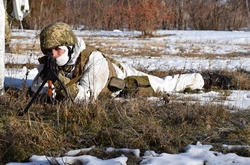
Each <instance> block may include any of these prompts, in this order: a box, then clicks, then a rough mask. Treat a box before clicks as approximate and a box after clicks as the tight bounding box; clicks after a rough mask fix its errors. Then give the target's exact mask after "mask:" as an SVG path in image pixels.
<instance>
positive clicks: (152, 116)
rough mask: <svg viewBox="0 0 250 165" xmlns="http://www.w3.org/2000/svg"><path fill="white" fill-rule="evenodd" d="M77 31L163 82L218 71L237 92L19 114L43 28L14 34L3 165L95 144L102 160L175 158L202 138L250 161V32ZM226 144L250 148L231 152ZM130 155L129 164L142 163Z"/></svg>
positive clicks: (39, 106)
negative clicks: (146, 34)
mask: <svg viewBox="0 0 250 165" xmlns="http://www.w3.org/2000/svg"><path fill="white" fill-rule="evenodd" d="M75 33H76V35H77V36H79V37H83V38H84V40H85V42H86V44H88V45H92V46H95V47H96V48H99V49H100V50H101V51H102V52H104V53H105V54H106V55H108V56H111V57H113V58H115V59H117V60H118V61H120V62H127V63H128V64H130V65H132V66H134V67H135V68H137V69H138V70H142V71H144V72H147V73H150V74H153V75H156V76H159V77H163V76H166V75H173V74H177V73H187V72H207V71H209V72H216V73H220V74H223V75H227V76H229V77H231V78H232V81H233V83H234V85H235V87H234V89H230V90H222V89H220V88H217V87H212V88H211V89H209V90H204V91H202V92H201V91H183V92H181V93H173V94H169V95H165V94H164V95H163V94H160V93H159V94H157V95H156V96H154V97H150V98H145V97H141V96H136V97H129V98H126V99H124V98H115V99H114V98H112V97H107V96H106V97H101V98H100V99H99V100H98V101H97V102H96V103H94V104H86V103H82V104H72V103H70V102H68V101H65V102H60V103H56V104H53V105H52V104H48V103H47V102H44V101H43V100H36V101H35V102H34V103H33V105H32V106H31V108H30V109H29V113H28V114H26V115H24V116H18V111H19V110H20V109H24V108H25V107H26V106H27V104H28V103H29V101H30V99H31V97H30V96H29V92H28V87H29V84H30V82H31V81H32V78H33V77H34V75H35V74H33V73H34V72H32V71H34V70H33V68H35V67H36V66H37V64H38V62H37V61H36V60H37V58H38V57H40V56H42V54H41V52H40V50H39V49H40V47H39V39H38V38H39V31H32V30H25V31H19V30H14V31H13V38H12V42H11V50H12V53H7V54H6V59H5V61H6V70H7V71H6V73H5V75H6V80H7V81H6V82H7V83H6V91H5V94H4V95H3V96H1V97H0V99H1V105H0V107H1V112H0V113H1V117H0V120H1V122H0V128H1V129H0V131H1V134H0V139H1V145H0V162H1V163H3V164H5V163H7V162H13V161H26V160H27V159H28V158H29V157H31V156H32V155H33V154H36V155H48V156H52V157H58V156H63V155H64V153H66V152H67V151H69V150H72V149H79V148H87V147H92V146H96V147H95V148H94V149H93V150H91V151H89V152H87V153H84V154H90V155H93V156H97V157H98V158H101V159H110V158H113V157H117V156H119V155H120V154H121V153H119V152H118V153H115V154H107V153H106V152H104V150H105V148H107V147H113V148H130V149H136V148H139V149H140V150H141V152H142V153H143V152H144V151H147V150H153V151H155V152H157V153H172V154H178V153H180V152H182V151H183V149H184V147H185V146H187V145H188V144H196V143H197V142H198V141H199V142H201V143H202V144H208V145H212V146H213V150H214V151H218V152H222V153H228V152H234V153H237V154H238V155H240V156H245V157H249V156H250V151H249V144H250V139H249V137H250V124H249V123H250V111H249V110H250V108H249V106H250V103H249V102H250V92H249V89H250V84H249V80H250V77H249V73H250V67H249V66H250V65H249V63H250V56H249V51H250V50H249V49H250V47H249V45H250V32H213V31H200V32H199V31H189V32H185V31H158V32H157V33H156V34H155V36H154V37H152V38H142V37H141V36H140V32H137V31H133V32H129V31H128V32H121V31H112V32H110V31H80V30H77V31H75ZM23 67H26V68H27V69H28V71H29V73H28V75H26V71H27V70H25V69H23ZM24 71H25V72H24ZM222 144H227V145H239V146H247V147H241V148H240V149H238V150H237V149H233V150H227V149H225V148H222ZM126 156H127V157H128V161H127V164H138V163H139V162H140V161H141V160H142V158H141V157H139V158H138V157H135V156H134V155H132V154H126Z"/></svg>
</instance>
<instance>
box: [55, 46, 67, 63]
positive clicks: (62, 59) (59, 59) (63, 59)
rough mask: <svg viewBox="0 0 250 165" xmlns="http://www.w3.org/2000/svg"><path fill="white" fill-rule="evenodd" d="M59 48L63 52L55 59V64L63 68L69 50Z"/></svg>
mask: <svg viewBox="0 0 250 165" xmlns="http://www.w3.org/2000/svg"><path fill="white" fill-rule="evenodd" d="M59 48H60V49H63V50H65V52H64V53H63V54H62V55H61V56H59V57H57V58H56V64H57V65H58V66H63V65H65V64H67V62H68V61H69V55H68V51H69V50H68V48H67V46H59Z"/></svg>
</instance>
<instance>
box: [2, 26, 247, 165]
mask: <svg viewBox="0 0 250 165" xmlns="http://www.w3.org/2000/svg"><path fill="white" fill-rule="evenodd" d="M74 32H75V33H76V35H77V36H81V37H83V38H84V39H85V40H86V42H87V43H90V44H92V45H94V46H97V47H108V48H109V49H110V50H117V51H116V52H133V51H132V50H134V53H132V54H130V55H129V56H119V54H112V55H111V56H112V57H114V58H116V59H117V60H119V61H122V62H127V63H128V64H130V65H132V66H134V67H138V66H140V67H144V68H145V69H147V70H149V71H154V70H158V69H160V70H168V69H179V70H192V71H197V72H198V71H202V70H216V69H227V70H237V69H244V70H246V71H250V56H249V54H250V32H244V31H174V30H173V31H170V30H166V31H162V30H161V31H157V34H159V35H162V36H161V37H160V36H159V37H154V38H147V39H140V38H135V36H138V35H140V32H137V31H119V30H115V31H77V30H75V31H74ZM38 34H39V31H33V30H24V31H19V30H13V32H12V35H13V39H12V41H11V46H13V48H15V50H18V49H19V48H21V47H23V48H25V47H34V48H35V47H37V45H39V39H38ZM138 50H139V51H140V50H141V51H143V50H149V53H148V54H147V56H143V57H142V56H137V53H138ZM150 50H152V51H155V50H157V51H159V52H160V53H161V55H160V56H151V55H150ZM182 53H196V54H198V56H196V57H187V56H185V57H180V56H175V55H176V54H182ZM204 53H205V54H218V56H217V57H216V58H212V59H207V58H204V57H203V56H202V55H203V54H204ZM228 53H238V54H240V55H241V56H238V57H230V58H228V57H227V54H228ZM40 56H41V52H40V51H39V49H37V48H36V49H27V50H25V51H21V52H18V51H16V52H15V53H12V54H10V53H6V57H5V62H6V63H7V62H12V63H22V64H25V63H35V64H37V58H38V57H40ZM27 73H28V75H27ZM36 73H37V70H36V69H35V68H34V69H30V70H27V69H26V68H25V67H24V68H21V69H6V72H5V86H15V87H19V88H22V86H23V83H26V84H27V85H30V84H31V83H32V80H33V78H34V76H35V75H36ZM174 95H175V96H176V98H177V100H178V98H184V97H192V98H194V100H198V101H199V102H201V103H207V102H209V103H214V104H222V105H225V106H227V107H228V109H229V110H249V109H250V91H246V90H244V91H243V90H232V91H230V94H229V95H228V96H227V97H226V99H225V98H224V97H225V96H223V97H222V95H223V94H221V93H218V92H214V91H211V92H206V93H205V92H200V93H198V94H180V93H176V94H174ZM222 147H224V148H228V147H231V148H233V147H234V146H227V145H226V144H225V145H223V146H222ZM237 147H245V148H246V147H247V148H250V147H249V146H237ZM211 149H212V146H210V145H202V144H200V143H197V145H188V146H187V147H186V148H185V152H184V153H180V154H168V153H161V154H157V153H155V152H154V151H148V152H146V153H143V154H142V153H140V150H138V149H112V148H108V149H107V152H111V151H112V152H115V151H117V150H122V151H124V152H132V153H134V154H135V155H136V156H141V158H142V161H141V162H140V165H144V164H147V165H159V164H164V165H203V164H206V165H217V164H218V165H219V164H220V165H249V164H250V158H244V157H240V156H238V155H236V154H233V153H230V154H222V153H218V152H214V151H212V150H211ZM81 150H85V149H79V150H75V151H69V153H71V154H65V157H60V158H49V157H47V156H36V155H34V156H32V157H31V158H30V161H31V162H27V163H14V162H13V163H9V165H16V164H27V165H29V164H30V165H31V164H32V165H38V164H39V165H43V164H49V162H53V161H56V162H58V163H59V164H67V163H72V162H75V161H77V160H78V161H80V162H82V164H84V165H92V164H94V165H99V164H100V165H106V164H107V165H115V164H123V165H125V164H126V161H127V157H125V156H124V155H121V156H120V157H118V158H114V159H108V160H101V159H98V158H96V157H93V156H90V155H83V156H74V155H75V154H74V153H77V152H79V151H81Z"/></svg>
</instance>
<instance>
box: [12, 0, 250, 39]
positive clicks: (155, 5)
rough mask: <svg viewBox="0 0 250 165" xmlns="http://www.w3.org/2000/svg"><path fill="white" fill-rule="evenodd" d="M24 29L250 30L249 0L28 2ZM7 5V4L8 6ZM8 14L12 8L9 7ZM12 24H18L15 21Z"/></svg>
mask: <svg viewBox="0 0 250 165" xmlns="http://www.w3.org/2000/svg"><path fill="white" fill-rule="evenodd" d="M29 3H30V9H31V12H30V15H29V16H28V17H26V18H25V19H24V20H23V26H24V28H26V29H41V28H43V27H44V26H45V25H47V24H49V23H53V22H56V21H63V22H66V23H68V24H70V25H72V26H75V27H78V26H79V25H84V29H88V30H96V29H102V30H113V29H120V30H124V29H127V30H139V31H142V32H143V34H145V35H150V34H152V32H153V31H154V30H156V29H170V30H171V29H178V30H187V29H188V30H239V29H243V28H245V29H247V30H248V29H249V27H250V22H249V18H250V12H249V0H40V1H39V2H38V1H37V0H30V1H29ZM9 6H10V5H9ZM8 10H9V12H10V11H11V7H9V8H8ZM13 25H18V22H14V24H13Z"/></svg>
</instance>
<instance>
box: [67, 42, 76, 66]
mask: <svg viewBox="0 0 250 165" xmlns="http://www.w3.org/2000/svg"><path fill="white" fill-rule="evenodd" d="M74 47H75V46H67V48H68V56H69V60H68V61H67V63H68V62H69V61H70V60H71V58H72V54H73V53H74ZM67 63H66V64H67ZM66 64H65V65H66Z"/></svg>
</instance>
